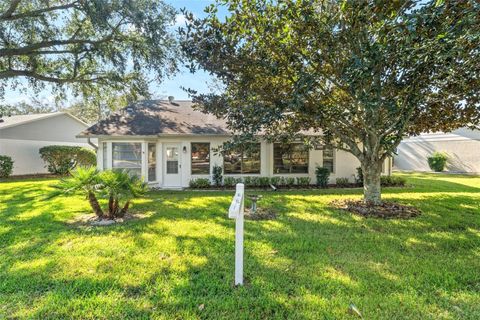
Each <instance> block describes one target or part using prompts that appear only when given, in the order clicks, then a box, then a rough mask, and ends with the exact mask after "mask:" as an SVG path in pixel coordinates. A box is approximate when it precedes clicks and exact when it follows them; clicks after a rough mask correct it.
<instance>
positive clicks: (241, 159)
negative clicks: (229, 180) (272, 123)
mask: <svg viewBox="0 0 480 320" xmlns="http://www.w3.org/2000/svg"><path fill="white" fill-rule="evenodd" d="M255 144H256V145H258V162H259V168H258V172H255V173H252V172H244V163H243V162H244V154H245V150H243V149H242V150H241V151H240V173H238V172H237V173H227V172H226V171H225V156H226V155H225V154H223V155H222V162H223V174H224V175H228V176H235V175H252V176H254V175H261V174H262V144H261V143H260V142H258V143H255ZM232 151H235V150H231V151H230V152H232Z"/></svg>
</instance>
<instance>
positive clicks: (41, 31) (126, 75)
mask: <svg viewBox="0 0 480 320" xmlns="http://www.w3.org/2000/svg"><path fill="white" fill-rule="evenodd" d="M174 21H175V10H174V9H173V8H172V7H171V6H169V5H167V4H165V3H164V2H163V1H161V0H103V1H89V0H68V1H67V0H48V1H47V0H28V1H27V0H3V1H0V98H2V97H3V96H4V94H5V90H7V89H9V88H10V87H13V88H16V87H18V86H20V87H26V88H28V89H29V90H30V92H35V91H40V90H42V89H44V87H45V86H46V85H51V87H52V88H53V89H54V92H55V93H56V94H57V95H58V96H59V97H62V95H63V93H64V90H65V89H66V88H70V89H71V90H72V91H73V93H74V94H76V95H82V96H93V97H95V96H98V93H99V92H105V90H109V92H111V91H112V90H113V91H115V92H123V93H128V94H130V95H132V94H136V93H138V94H142V95H145V94H146V92H147V91H148V83H147V79H149V78H150V77H155V78H157V79H162V78H163V77H164V76H165V74H166V73H170V72H172V71H174V70H175V69H176V62H175V61H176V57H175V56H176V50H175V48H176V41H175V38H174V36H173V35H172V34H171V32H170V28H171V26H172V25H173V23H174ZM21 79H26V81H21ZM98 100H99V101H102V97H99V98H98ZM103 100H104V99H103Z"/></svg>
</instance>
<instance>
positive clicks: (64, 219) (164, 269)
mask: <svg viewBox="0 0 480 320" xmlns="http://www.w3.org/2000/svg"><path fill="white" fill-rule="evenodd" d="M405 176H406V177H407V178H408V182H409V184H410V185H411V186H410V187H407V188H401V189H397V188H391V189H385V190H384V198H386V199H389V200H394V201H399V202H402V203H405V204H410V205H414V206H417V207H418V208H420V209H421V210H422V211H423V214H422V215H421V216H420V217H419V218H416V219H414V220H377V219H364V218H361V217H358V216H354V215H351V214H348V213H345V212H341V211H337V210H333V209H330V208H329V207H328V203H329V202H330V201H331V200H333V199H337V198H343V197H360V194H361V190H360V189H348V190H347V189H346V190H325V191H318V190H310V191H278V192H263V194H264V198H263V199H262V200H260V201H259V205H260V206H264V207H269V208H274V209H275V210H276V211H277V212H278V218H277V219H276V220H272V221H246V225H245V230H246V235H245V274H246V285H245V286H244V287H241V288H235V287H234V286H233V285H232V284H233V265H234V261H233V260H234V222H233V221H232V220H229V219H227V214H226V210H227V208H228V205H229V202H230V199H231V197H232V191H230V192H211V191H200V192H173V191H169V192H152V193H150V194H149V195H148V197H146V198H144V199H141V200H137V201H136V202H135V204H134V206H133V210H136V211H141V212H145V213H147V214H148V215H149V216H148V217H147V218H144V219H142V220H136V221H129V222H127V223H125V224H123V225H116V226H110V227H100V228H91V227H78V226H76V225H74V224H72V223H70V221H71V220H72V219H75V217H78V216H79V215H82V214H84V213H86V212H89V207H88V204H87V202H86V201H85V200H84V199H82V197H80V196H78V197H59V198H54V199H52V200H48V201H47V200H45V199H44V196H45V195H46V194H48V192H49V190H50V185H52V184H53V183H55V180H52V179H36V180H33V179H32V180H17V181H15V180H9V181H4V182H1V183H0V318H34V319H63V318H77V319H147V318H154V319H172V318H174V319H221V318H222V319H223V318H225V319H270V318H278V319H287V318H288V319H349V318H351V319H355V318H358V317H357V316H355V315H351V314H349V313H348V307H349V305H350V304H352V303H353V304H354V305H355V306H356V307H357V308H358V309H359V310H360V311H361V312H362V313H363V315H364V318H365V319H479V318H480V210H479V203H480V177H473V176H454V175H439V174H438V175H437V174H436V175H433V174H431V175H430V174H409V175H405Z"/></svg>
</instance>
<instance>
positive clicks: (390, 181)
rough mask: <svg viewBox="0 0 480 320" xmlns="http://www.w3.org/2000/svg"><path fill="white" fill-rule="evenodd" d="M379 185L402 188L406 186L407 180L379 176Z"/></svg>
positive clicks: (397, 177)
mask: <svg viewBox="0 0 480 320" xmlns="http://www.w3.org/2000/svg"><path fill="white" fill-rule="evenodd" d="M380 184H381V185H382V187H404V186H405V185H406V184H407V179H405V178H404V177H399V176H381V177H380Z"/></svg>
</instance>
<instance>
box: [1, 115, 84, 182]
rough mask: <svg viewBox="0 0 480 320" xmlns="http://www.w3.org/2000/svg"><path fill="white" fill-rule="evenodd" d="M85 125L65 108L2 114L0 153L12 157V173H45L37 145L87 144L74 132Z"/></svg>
mask: <svg viewBox="0 0 480 320" xmlns="http://www.w3.org/2000/svg"><path fill="white" fill-rule="evenodd" d="M87 127H88V125H87V124H86V123H84V122H82V121H81V120H79V119H77V118H75V117H74V116H72V115H70V114H68V113H65V112H56V113H44V114H32V115H20V116H10V117H8V116H7V117H2V119H1V120H0V155H7V156H10V157H12V159H13V161H14V164H13V175H24V174H38V173H47V172H48V171H47V169H46V167H45V162H44V161H43V160H42V159H41V158H40V154H39V149H40V148H41V147H44V146H49V145H78V146H84V147H88V146H89V145H88V144H87V143H86V141H85V139H78V138H76V137H75V136H76V135H77V134H78V132H80V131H82V130H85V129H86V128H87Z"/></svg>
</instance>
